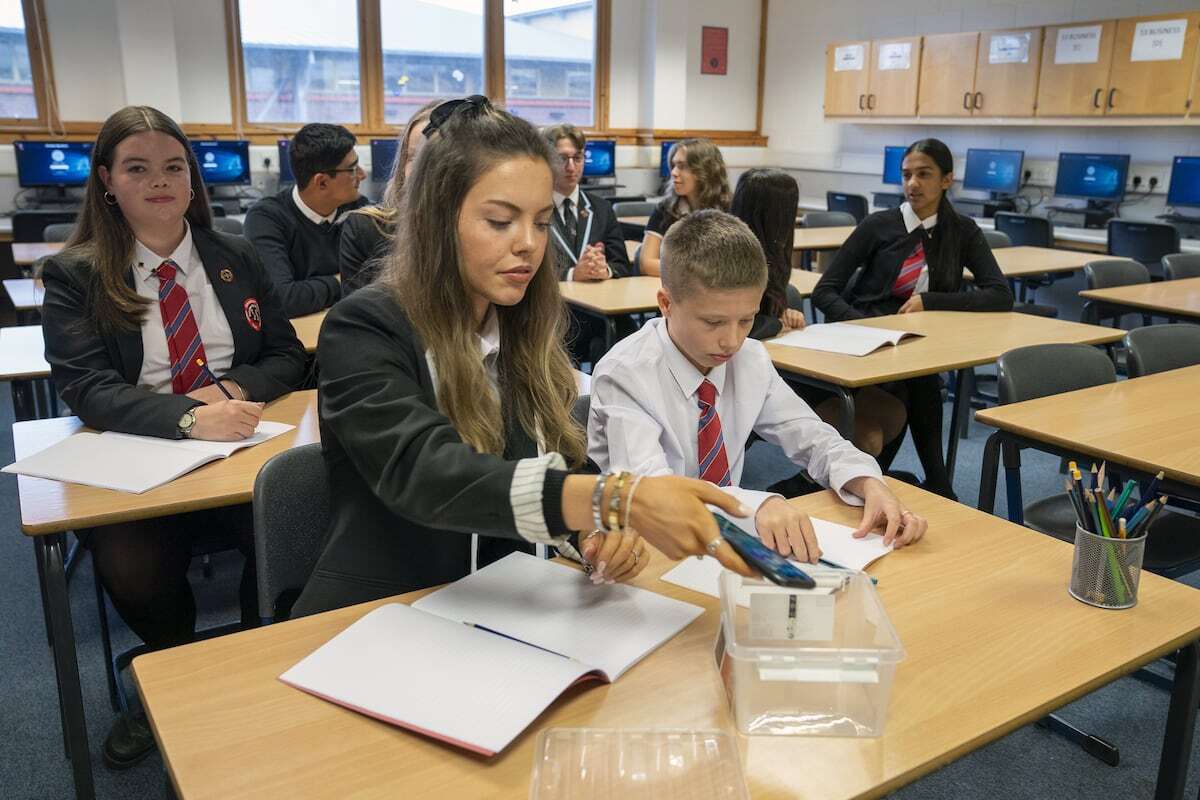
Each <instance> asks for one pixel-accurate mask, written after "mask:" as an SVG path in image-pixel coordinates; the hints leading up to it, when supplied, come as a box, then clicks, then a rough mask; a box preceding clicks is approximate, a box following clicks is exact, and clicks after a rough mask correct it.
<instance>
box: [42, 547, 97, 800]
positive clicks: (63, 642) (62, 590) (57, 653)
mask: <svg viewBox="0 0 1200 800" xmlns="http://www.w3.org/2000/svg"><path fill="white" fill-rule="evenodd" d="M65 539H66V537H63V536H37V537H35V539H34V542H35V546H36V547H37V553H38V559H39V561H40V562H41V571H42V574H43V575H44V576H45V579H46V600H47V605H46V609H47V613H48V614H49V617H50V628H51V635H52V638H53V641H54V672H55V676H56V677H57V679H58V692H59V705H60V710H61V712H62V719H63V728H64V731H63V732H64V734H65V735H66V740H67V747H68V754H69V757H70V759H71V771H72V773H73V774H74V777H75V797H76V798H77V800H91V798H94V797H95V795H96V790H95V787H94V785H93V783H92V761H91V753H90V752H89V750H88V736H87V720H86V719H85V718H84V713H83V689H82V687H81V686H80V685H79V659H78V657H77V655H76V652H75V631H74V629H73V628H72V627H71V602H70V598H69V597H68V596H67V576H66V572H65V570H64V568H63V550H64V547H65Z"/></svg>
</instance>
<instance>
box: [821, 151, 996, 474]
mask: <svg viewBox="0 0 1200 800" xmlns="http://www.w3.org/2000/svg"><path fill="white" fill-rule="evenodd" d="M901 174H902V176H903V180H904V196H905V200H906V202H905V203H903V204H902V205H901V206H900V207H899V208H894V209H888V210H886V211H880V212H877V213H875V214H872V215H870V216H869V217H867V218H866V219H864V220H863V221H862V223H861V224H860V225H859V226H858V227H857V228H856V229H855V231H854V233H852V234H851V235H850V238H848V239H847V240H846V243H845V244H844V245H843V246H842V248H841V250H839V251H838V253H837V255H836V256H835V257H834V259H833V263H832V264H831V265H830V267H829V269H828V270H827V271H826V272H825V274H824V275H823V276H822V278H821V281H820V282H819V283H818V284H817V287H816V289H815V290H814V291H813V296H812V302H813V304H814V305H815V306H816V307H817V308H818V309H820V310H821V311H822V312H823V313H824V314H825V318H826V320H828V321H830V322H837V321H840V320H849V319H862V318H864V317H877V316H883V315H885V314H910V313H915V312H918V311H1011V310H1012V303H1013V297H1012V292H1011V291H1010V290H1009V288H1008V282H1007V281H1006V280H1005V279H1004V276H1003V274H1001V272H1000V267H999V266H997V264H996V259H995V258H994V257H993V256H992V251H991V248H990V247H989V246H988V243H987V240H985V239H984V237H983V232H982V231H981V230H979V226H978V225H976V224H975V222H974V221H973V220H971V219H970V218H969V217H964V216H962V215H961V214H958V213H957V212H956V211H955V210H954V207H953V206H952V205H951V204H950V199H949V194H948V192H949V191H950V187H951V186H952V185H953V184H954V157H953V156H952V155H951V154H950V148H948V147H947V146H946V145H945V143H943V142H941V141H940V140H938V139H921V140H919V141H916V142H913V143H912V144H911V145H909V147H908V150H906V151H905V153H904V161H903V162H902V165H901ZM860 268H861V270H862V271H861V273H860V274H859V276H858V278H857V279H855V280H854V281H853V285H851V277H852V276H853V275H854V273H855V272H856V271H858V270H859V269H860ZM964 268H965V269H969V270H971V274H972V275H973V276H974V281H973V282H974V286H975V290H974V291H964V290H965V288H966V286H965V285H964V282H963V270H964ZM882 388H886V389H888V391H890V392H892V393H893V394H895V395H896V396H898V397H900V399H902V400H904V401H905V404H906V406H907V407H908V422H909V427H910V428H912V432H913V443H914V444H915V445H916V449H917V455H918V456H919V457H920V459H921V466H922V467H923V468H924V470H925V486H926V488H928V489H930V490H932V491H935V492H938V493H939V494H942V495H944V496H947V497H953V496H954V492H953V489H952V487H951V486H950V479H949V476H948V474H947V472H946V464H945V459H944V457H943V454H942V400H941V388H940V385H939V382H938V377H937V376H936V375H930V376H926V377H923V378H912V379H909V380H906V381H902V382H900V383H897V384H894V385H889V386H886V387H882ZM901 439H902V436H898V437H896V438H895V439H894V440H893V441H891V442H890V443H889V444H888V445H887V446H886V447H885V448H884V451H883V453H882V454H881V455H880V460H881V461H882V462H883V466H884V467H885V468H886V466H887V465H888V463H890V461H891V459H892V458H893V457H895V454H896V451H897V450H899V446H900V441H901Z"/></svg>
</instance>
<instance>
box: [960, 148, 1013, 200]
mask: <svg viewBox="0 0 1200 800" xmlns="http://www.w3.org/2000/svg"><path fill="white" fill-rule="evenodd" d="M1024 162H1025V151H1024V150H979V149H975V148H971V149H969V150H967V165H966V167H965V168H964V170H963V188H964V189H975V190H978V191H983V192H992V193H993V194H1016V193H1017V190H1018V189H1020V188H1021V166H1022V165H1023V164H1024Z"/></svg>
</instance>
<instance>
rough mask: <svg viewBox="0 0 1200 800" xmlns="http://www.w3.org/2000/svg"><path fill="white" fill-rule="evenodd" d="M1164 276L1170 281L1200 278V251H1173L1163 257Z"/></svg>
mask: <svg viewBox="0 0 1200 800" xmlns="http://www.w3.org/2000/svg"><path fill="white" fill-rule="evenodd" d="M1162 268H1163V278H1165V279H1166V280H1169V281H1177V280H1182V279H1183V278H1200V253H1171V255H1169V256H1163V257H1162Z"/></svg>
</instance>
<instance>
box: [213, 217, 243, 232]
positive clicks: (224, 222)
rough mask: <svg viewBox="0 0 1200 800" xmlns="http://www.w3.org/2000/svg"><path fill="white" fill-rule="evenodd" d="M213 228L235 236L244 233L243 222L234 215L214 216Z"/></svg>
mask: <svg viewBox="0 0 1200 800" xmlns="http://www.w3.org/2000/svg"><path fill="white" fill-rule="evenodd" d="M213 230H216V231H220V232H221V233H232V234H233V235H234V236H241V235H242V223H241V222H240V221H239V220H236V219H234V218H233V217H213Z"/></svg>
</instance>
